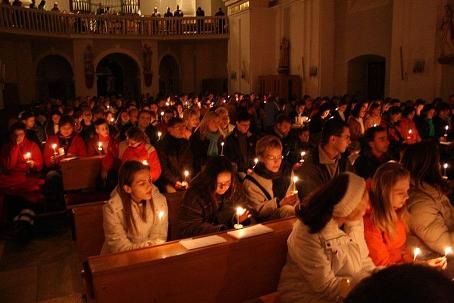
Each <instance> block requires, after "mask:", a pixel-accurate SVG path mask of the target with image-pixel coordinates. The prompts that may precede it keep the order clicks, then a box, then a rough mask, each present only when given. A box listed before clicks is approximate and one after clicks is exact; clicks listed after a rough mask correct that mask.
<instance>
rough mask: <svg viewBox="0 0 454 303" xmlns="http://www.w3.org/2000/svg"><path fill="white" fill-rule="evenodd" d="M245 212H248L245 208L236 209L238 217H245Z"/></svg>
mask: <svg viewBox="0 0 454 303" xmlns="http://www.w3.org/2000/svg"><path fill="white" fill-rule="evenodd" d="M245 212H246V209H245V208H243V207H241V206H238V207H237V208H236V214H237V216H242V215H244V213H245Z"/></svg>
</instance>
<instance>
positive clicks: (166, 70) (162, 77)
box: [159, 55, 180, 96]
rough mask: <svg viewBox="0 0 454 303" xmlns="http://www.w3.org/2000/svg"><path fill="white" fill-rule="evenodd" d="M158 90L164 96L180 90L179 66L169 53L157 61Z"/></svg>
mask: <svg viewBox="0 0 454 303" xmlns="http://www.w3.org/2000/svg"><path fill="white" fill-rule="evenodd" d="M159 92H160V94H162V95H165V96H169V95H172V94H178V93H179V92H180V67H179V65H178V62H177V60H176V59H175V58H174V57H173V56H171V55H165V56H164V57H162V59H161V62H160V63H159Z"/></svg>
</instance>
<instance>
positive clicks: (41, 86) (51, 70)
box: [36, 55, 74, 100]
mask: <svg viewBox="0 0 454 303" xmlns="http://www.w3.org/2000/svg"><path fill="white" fill-rule="evenodd" d="M36 79H37V81H36V82H37V83H36V86H37V88H36V92H37V94H38V98H39V100H45V99H48V98H58V99H62V100H67V99H70V98H73V97H74V79H73V70H72V67H71V65H70V64H69V62H68V61H67V60H66V59H65V58H63V57H62V56H59V55H49V56H46V57H44V58H42V59H41V60H40V61H39V62H38V66H37V69H36Z"/></svg>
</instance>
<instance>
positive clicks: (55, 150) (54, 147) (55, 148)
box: [52, 143, 57, 155]
mask: <svg viewBox="0 0 454 303" xmlns="http://www.w3.org/2000/svg"><path fill="white" fill-rule="evenodd" d="M52 149H53V150H54V155H56V154H57V144H55V143H54V144H52Z"/></svg>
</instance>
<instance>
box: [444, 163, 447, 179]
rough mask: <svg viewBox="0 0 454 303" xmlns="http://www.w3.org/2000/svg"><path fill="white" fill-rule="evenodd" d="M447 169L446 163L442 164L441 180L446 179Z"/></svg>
mask: <svg viewBox="0 0 454 303" xmlns="http://www.w3.org/2000/svg"><path fill="white" fill-rule="evenodd" d="M447 169H448V163H445V164H443V178H447V177H448V174H447Z"/></svg>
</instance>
